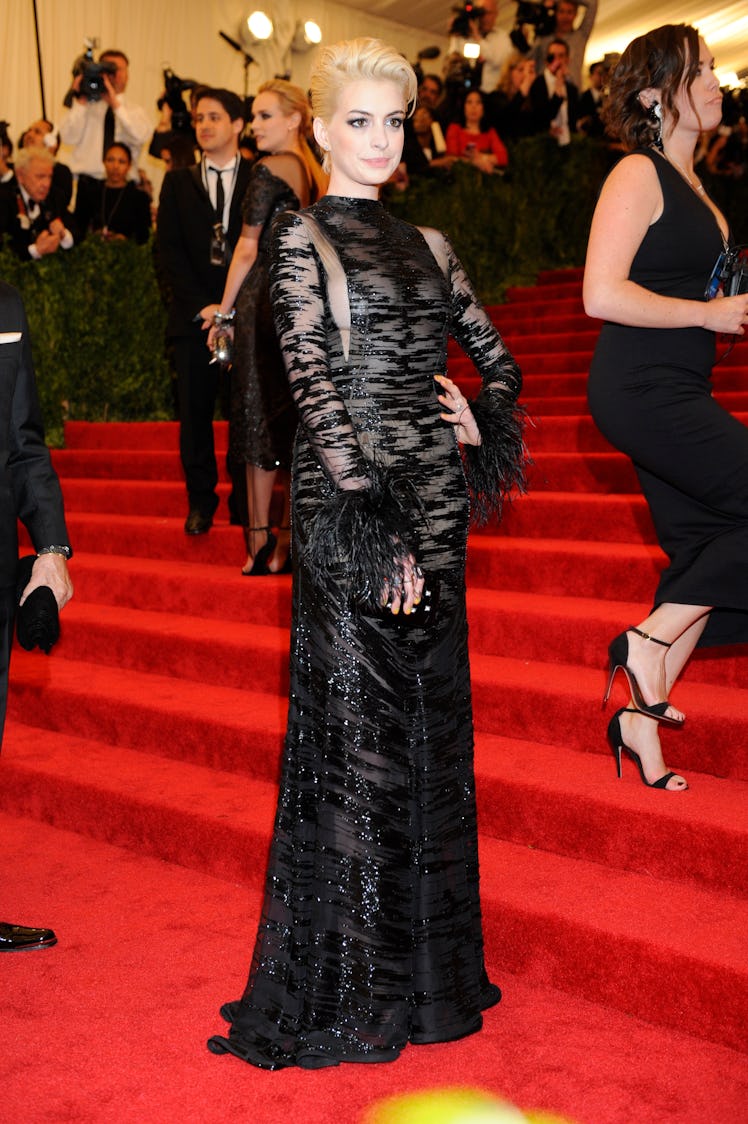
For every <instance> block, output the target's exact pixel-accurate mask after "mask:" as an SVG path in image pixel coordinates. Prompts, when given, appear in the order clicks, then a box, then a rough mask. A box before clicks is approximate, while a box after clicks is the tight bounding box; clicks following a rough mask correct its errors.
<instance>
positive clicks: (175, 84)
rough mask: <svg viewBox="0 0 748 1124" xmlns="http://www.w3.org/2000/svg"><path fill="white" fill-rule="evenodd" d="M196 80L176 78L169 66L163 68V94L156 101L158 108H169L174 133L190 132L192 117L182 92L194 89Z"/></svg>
mask: <svg viewBox="0 0 748 1124" xmlns="http://www.w3.org/2000/svg"><path fill="white" fill-rule="evenodd" d="M196 86H197V82H195V81H194V79H192V78H178V77H177V75H176V74H175V73H174V71H173V70H170V69H169V67H165V68H164V94H163V97H160V98H159V99H158V101H157V102H156V104H157V106H158V108H159V109H163V107H164V105H168V107H169V109H170V110H171V127H172V129H173V130H174V132H175V133H190V132H191V131H192V118H191V116H190V111H189V109H188V108H187V106H186V105H185V103H184V97H183V94H185V93H186V92H187V91H188V90H194V89H195V87H196Z"/></svg>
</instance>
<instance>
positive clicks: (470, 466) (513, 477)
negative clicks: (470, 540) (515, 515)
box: [462, 390, 530, 527]
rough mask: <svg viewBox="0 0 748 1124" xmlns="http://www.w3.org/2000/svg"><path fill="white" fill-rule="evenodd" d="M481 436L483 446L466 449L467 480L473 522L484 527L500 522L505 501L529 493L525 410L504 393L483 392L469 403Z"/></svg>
mask: <svg viewBox="0 0 748 1124" xmlns="http://www.w3.org/2000/svg"><path fill="white" fill-rule="evenodd" d="M470 409H471V410H472V412H473V416H474V418H475V420H476V423H477V425H478V429H479V430H480V435H481V444H480V445H463V446H462V453H463V458H464V463H465V476H466V477H467V483H468V488H469V489H470V501H471V520H472V522H473V524H474V525H475V526H478V527H480V526H482V525H483V524H484V523H487V522H488V520H489V519H490V518H491V517H492V516H494V515H495V516H496V517H497V518H501V512H502V509H503V506H504V501H505V500H506V499H508V498H509V496H510V493H511V492H512V491H513V490H516V491H518V492H520V493H524V492H526V491H527V476H526V472H527V466H528V465H529V464H530V458H529V456H528V454H527V449H526V447H525V442H524V428H525V424H526V420H527V416H526V413H525V410H524V407H522V406H518V405H517V403H516V402H514V401H512V400H511V398H510V397H509V396H508V395H507V394H505V393H502V392H501V391H498V390H483V391H481V393H480V394H479V395H478V397H477V398H476V399H475V401H473V402H471V403H470Z"/></svg>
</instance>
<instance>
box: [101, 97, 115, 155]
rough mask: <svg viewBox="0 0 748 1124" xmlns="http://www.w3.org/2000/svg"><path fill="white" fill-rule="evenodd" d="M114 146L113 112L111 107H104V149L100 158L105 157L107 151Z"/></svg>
mask: <svg viewBox="0 0 748 1124" xmlns="http://www.w3.org/2000/svg"><path fill="white" fill-rule="evenodd" d="M113 144H114V110H113V109H112V107H111V105H108V106H107V107H106V113H105V114H104V148H103V151H102V153H101V155H102V158H103V157H104V156H106V154H107V150H108V149H109V148H111V146H112V145H113Z"/></svg>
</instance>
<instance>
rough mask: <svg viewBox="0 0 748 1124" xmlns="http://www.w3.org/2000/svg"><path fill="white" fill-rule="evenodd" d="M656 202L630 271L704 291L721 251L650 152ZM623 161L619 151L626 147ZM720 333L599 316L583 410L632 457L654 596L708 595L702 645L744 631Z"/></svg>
mask: <svg viewBox="0 0 748 1124" xmlns="http://www.w3.org/2000/svg"><path fill="white" fill-rule="evenodd" d="M639 154H640V155H641V154H644V155H646V156H648V157H649V159H651V160H652V163H653V164H654V166H655V168H656V169H657V175H658V177H659V180H660V185H661V187H662V194H663V198H664V209H663V213H662V215H661V217H660V218H659V219H658V220H657V222H655V223H653V224H652V226H651V227H650V228H649V230H648V231H647V233H646V235H645V237H644V239H643V241H642V244H641V246H640V247H639V250H638V251H637V254H636V257H635V258H634V261H633V263H632V266H631V273H630V277H631V280H632V281H636V282H637V284H639V285H642V286H644V288H647V289H650V290H652V291H653V292H656V293H661V294H663V295H664V296H670V297H684V298H687V299H689V300H703V299H704V290H705V288H706V285H707V281H708V280H709V277H710V274H711V272H712V269H713V267H714V264H715V262H716V260H717V257H718V255H719V254H720V253H721V251H722V249H723V243H722V236H721V232H720V229H719V226H718V224H717V221H716V219H715V217H714V214H713V213H712V211H711V210H710V209H709V207H708V206H707V205H706V204H705V203H703V202H702V201H701V200H700V199H699V198H698V196H697V195H696V193H695V192H694V191H693V190H692V189H691V188H690V187H689V186H688V184H687V183H686V182H685V181H684V179H683V177H682V176H681V175H679V173H678V172H677V171H676V170H675V168H673V167H672V166H671V165H670V164H668V162H667V161H666V160H665V159H664V158H663V157H661V156H660V155H659V154H658V153H657V152H654V151H652V150H650V149H643V150H641V153H639ZM624 159H625V157H624ZM715 356H716V337H715V334H714V333H713V332H709V331H707V330H705V329H703V328H630V327H625V326H623V325H621V324H612V323H606V324H604V325H603V327H602V330H601V332H600V336H599V339H598V343H597V347H596V349H595V354H594V357H593V360H592V365H591V367H590V377H589V384H588V397H589V405H590V410H591V412H592V416H593V418H594V419H595V422H596V423H597V425H598V427H599V428H600V430H601V431H602V433H603V434H604V436H605V437H606V438H607V439H608V441H610V442H611V444H612V445H614V446H615V447H616V448H617V449H620V450H621V452H624V453H626V455H627V456H629V457H630V458H631V460H632V461H633V463H634V467H635V469H636V472H637V475H638V477H639V482H640V484H641V487H642V491H643V492H644V495H645V497H646V500H647V503H648V504H649V508H650V511H651V515H652V520H653V522H654V526H655V530H656V533H657V538H658V541H659V543H660V546H661V547H662V549H663V550H664V551H665V553H666V554H667V556H668V558H669V560H670V564H669V566H668V567H667V568H666V569H665V570H664V571H663V573H662V575H661V577H660V582H659V585H658V587H657V592H656V595H655V600H654V604H655V606H657V605H661V604H663V603H665V602H672V603H675V604H683V605H714V606H715V609H714V611H713V612H712V613H711V615H710V618H709V622H708V623H707V626H706V628H705V630H704V632H703V634H702V637H701V639H700V641H699V644H700V645H701V646H710V645H717V644H731V643H742V642H745V641H748V580H746V560H747V559H748V428H746V426H744V425H742V424H741V422H739V421H738V420H737V419H736V418H734V417H732V415H731V414H729V413H727V411H726V410H724V409H723V408H722V406H720V405H719V404H718V403H717V402H716V401H715V400H714V398H712V396H711V392H712V384H711V373H712V366H713V364H714V360H715Z"/></svg>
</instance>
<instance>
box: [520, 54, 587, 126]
mask: <svg viewBox="0 0 748 1124" xmlns="http://www.w3.org/2000/svg"><path fill="white" fill-rule="evenodd" d="M568 74H569V48H568V47H567V46H566V43H564V41H563V39H552V40H551V42H550V43H549V45H548V53H547V54H546V56H545V65H544V68H543V73H542V74H539V75H538V77H537V78H536V79H535V81H534V82H533V84H532V86H531V87H530V102H531V103H532V110H533V115H534V117H535V127H536V129H537V131H538V132H539V133H542V132H545V130H548V132H549V133H550V135H551V136H552V137H554V138H555V140H556V142H557V144H558V145H559V147H560V148H563V147H565V146H566V145H567V144H569V143H570V141H571V134H572V133H574V132H576V129H577V118H578V116H579V90H578V89H577V87H576V86H575V85H574V83H573V82H571V81H569V77H568Z"/></svg>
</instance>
